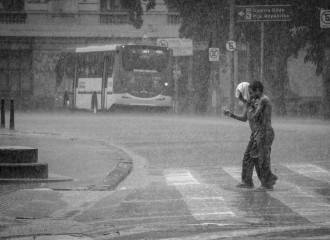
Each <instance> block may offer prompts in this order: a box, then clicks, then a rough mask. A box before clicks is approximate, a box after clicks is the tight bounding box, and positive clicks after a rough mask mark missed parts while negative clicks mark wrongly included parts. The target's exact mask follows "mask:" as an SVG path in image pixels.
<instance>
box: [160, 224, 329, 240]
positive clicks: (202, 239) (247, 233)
mask: <svg viewBox="0 0 330 240" xmlns="http://www.w3.org/2000/svg"><path fill="white" fill-rule="evenodd" d="M324 227H329V222H326V223H322V224H320V225H319V226H315V225H296V226H275V227H259V228H258V229H255V228H250V229H244V230H235V231H218V232H212V233H200V234H195V235H190V236H186V237H173V238H165V239H164V240H195V239H196V240H206V239H207V240H213V239H214V240H215V239H223V238H226V239H227V238H230V239H232V238H242V237H252V236H255V237H256V238H257V236H258V235H263V234H265V236H264V237H265V238H267V234H270V235H271V234H272V233H280V232H286V231H292V232H294V231H298V232H299V231H300V230H310V231H313V230H318V229H321V228H324ZM259 237H260V236H259ZM313 239H329V235H327V236H319V237H316V236H314V237H313Z"/></svg>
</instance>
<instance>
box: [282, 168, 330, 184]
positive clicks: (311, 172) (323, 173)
mask: <svg viewBox="0 0 330 240" xmlns="http://www.w3.org/2000/svg"><path fill="white" fill-rule="evenodd" d="M284 166H285V167H287V168H289V169H290V170H291V171H294V172H296V173H299V174H301V175H303V176H305V177H309V178H312V179H315V180H319V181H323V182H328V183H330V173H329V172H328V171H327V170H325V169H323V168H320V167H318V166H315V165H312V164H285V165H284Z"/></svg>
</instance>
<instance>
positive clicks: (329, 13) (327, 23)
mask: <svg viewBox="0 0 330 240" xmlns="http://www.w3.org/2000/svg"><path fill="white" fill-rule="evenodd" d="M320 26H321V28H330V10H321V11H320Z"/></svg>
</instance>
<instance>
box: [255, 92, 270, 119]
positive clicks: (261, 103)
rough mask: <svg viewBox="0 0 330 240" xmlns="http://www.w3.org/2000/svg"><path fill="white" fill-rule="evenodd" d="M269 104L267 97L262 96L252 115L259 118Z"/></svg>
mask: <svg viewBox="0 0 330 240" xmlns="http://www.w3.org/2000/svg"><path fill="white" fill-rule="evenodd" d="M266 105H267V100H266V99H265V98H263V97H262V98H260V101H259V103H258V106H257V109H256V111H255V113H254V114H253V115H252V118H257V117H259V116H260V114H261V112H262V110H263V109H264V107H265V106H266Z"/></svg>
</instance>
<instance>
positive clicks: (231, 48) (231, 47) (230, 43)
mask: <svg viewBox="0 0 330 240" xmlns="http://www.w3.org/2000/svg"><path fill="white" fill-rule="evenodd" d="M226 48H227V50H228V51H231V52H232V51H234V50H235V49H236V42H235V41H231V40H230V41H228V42H227V43H226Z"/></svg>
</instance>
